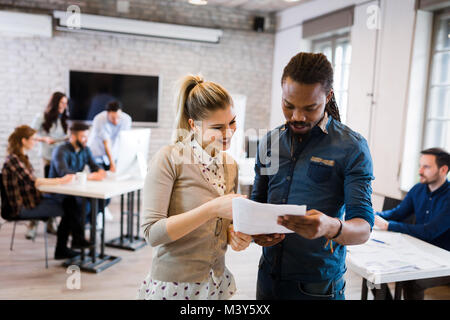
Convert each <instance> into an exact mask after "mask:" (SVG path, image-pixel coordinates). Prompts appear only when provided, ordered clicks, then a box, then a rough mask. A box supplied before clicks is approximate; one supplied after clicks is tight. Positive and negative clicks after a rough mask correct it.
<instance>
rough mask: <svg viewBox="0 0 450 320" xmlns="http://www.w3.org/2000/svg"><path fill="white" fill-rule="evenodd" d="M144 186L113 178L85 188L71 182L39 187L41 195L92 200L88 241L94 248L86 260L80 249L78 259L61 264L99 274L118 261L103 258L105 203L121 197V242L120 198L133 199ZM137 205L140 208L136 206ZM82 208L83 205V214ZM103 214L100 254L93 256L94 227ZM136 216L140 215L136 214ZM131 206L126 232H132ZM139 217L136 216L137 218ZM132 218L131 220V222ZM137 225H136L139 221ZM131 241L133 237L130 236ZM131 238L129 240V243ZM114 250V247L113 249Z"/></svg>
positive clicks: (132, 213) (121, 238) (118, 258)
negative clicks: (52, 194) (107, 200)
mask: <svg viewBox="0 0 450 320" xmlns="http://www.w3.org/2000/svg"><path fill="white" fill-rule="evenodd" d="M143 187H144V180H141V179H139V180H136V179H134V180H133V179H130V180H124V181H115V180H112V179H108V178H107V179H105V180H103V181H87V182H86V183H85V184H84V185H81V184H77V183H70V184H65V185H45V186H39V187H38V189H39V191H41V192H43V193H55V194H62V195H69V196H77V197H83V198H87V199H90V201H91V205H92V208H91V241H92V242H93V243H94V246H93V247H92V248H91V251H90V254H89V257H85V255H84V250H82V254H81V257H75V258H73V259H69V260H67V261H66V262H65V263H64V265H65V266H69V265H73V264H75V265H79V266H80V268H81V269H82V270H85V271H89V272H95V273H98V272H101V271H103V270H105V269H106V268H108V267H110V266H112V265H113V264H115V263H117V262H119V261H120V260H121V259H120V257H113V256H110V255H106V254H105V253H104V247H105V240H104V239H105V228H104V223H105V210H104V207H105V200H106V199H110V198H112V197H115V196H122V204H121V209H122V211H121V237H120V240H123V237H122V226H123V195H124V194H128V195H129V196H130V194H132V195H133V196H132V199H133V200H134V192H135V191H138V192H139V190H141V189H142V188H143ZM128 204H129V209H130V201H128ZM138 206H139V205H138ZM84 208H85V206H83V211H84ZM98 212H102V215H103V226H102V230H101V244H100V254H96V238H97V237H96V232H97V230H96V226H97V213H98ZM138 214H139V212H138ZM133 215H134V212H133V205H132V204H131V210H128V231H129V232H130V225H131V232H132V229H133V228H132V225H133ZM84 216H85V213H84V212H83V222H84V221H85V218H84ZM138 216H139V215H138ZM130 217H131V219H130ZM138 224H139V222H138ZM131 237H132V238H134V237H133V236H132V235H131ZM132 240H133V239H131V241H132ZM116 247H117V246H116Z"/></svg>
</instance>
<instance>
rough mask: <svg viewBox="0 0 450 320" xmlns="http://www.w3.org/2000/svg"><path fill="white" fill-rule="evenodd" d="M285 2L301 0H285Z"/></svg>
mask: <svg viewBox="0 0 450 320" xmlns="http://www.w3.org/2000/svg"><path fill="white" fill-rule="evenodd" d="M284 1H285V2H299V1H301V0H284Z"/></svg>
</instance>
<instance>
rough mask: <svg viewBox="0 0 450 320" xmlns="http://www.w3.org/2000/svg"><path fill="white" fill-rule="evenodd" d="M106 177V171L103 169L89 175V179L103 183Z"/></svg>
mask: <svg viewBox="0 0 450 320" xmlns="http://www.w3.org/2000/svg"><path fill="white" fill-rule="evenodd" d="M105 177H106V171H105V170H103V169H100V170H98V171H97V172H92V173H90V174H89V175H88V177H87V179H88V180H93V181H101V180H103V179H105Z"/></svg>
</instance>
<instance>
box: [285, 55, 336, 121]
mask: <svg viewBox="0 0 450 320" xmlns="http://www.w3.org/2000/svg"><path fill="white" fill-rule="evenodd" d="M288 77H289V78H291V79H292V80H294V81H295V82H298V83H304V84H315V83H320V84H321V85H322V87H323V89H324V90H325V92H326V93H327V94H328V93H329V92H330V90H332V89H333V67H332V66H331V63H330V62H329V61H328V59H327V57H326V56H325V55H324V54H322V53H309V52H300V53H298V54H297V55H295V56H294V57H293V58H292V59H291V61H289V63H288V64H287V66H286V67H285V68H284V70H283V76H282V77H281V84H283V82H284V80H285V79H286V78H288ZM325 110H326V111H327V113H328V114H329V115H330V116H331V117H333V118H334V119H335V120H337V121H339V122H340V121H341V116H340V114H339V108H338V106H337V104H336V99H335V97H334V92H333V93H332V95H331V99H330V100H329V101H328V103H327V105H326V106H325Z"/></svg>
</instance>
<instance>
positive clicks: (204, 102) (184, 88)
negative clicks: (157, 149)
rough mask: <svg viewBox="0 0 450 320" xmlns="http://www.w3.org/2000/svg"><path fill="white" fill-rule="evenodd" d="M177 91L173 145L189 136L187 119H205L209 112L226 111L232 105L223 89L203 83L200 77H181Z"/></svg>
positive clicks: (212, 83) (214, 84) (209, 83)
mask: <svg viewBox="0 0 450 320" xmlns="http://www.w3.org/2000/svg"><path fill="white" fill-rule="evenodd" d="M178 90H179V91H178V96H177V100H176V106H177V115H176V120H175V133H174V136H173V142H174V143H177V142H179V141H183V140H184V139H185V138H186V136H187V135H188V134H189V132H190V130H191V127H190V125H189V119H192V120H194V121H195V120H203V119H206V118H207V117H208V115H209V113H210V112H212V111H216V110H218V109H226V108H227V107H228V106H230V105H232V104H233V101H232V99H231V96H230V95H229V94H228V92H227V91H226V90H225V89H224V88H222V87H221V86H220V85H218V84H216V83H214V82H204V80H203V77H202V76H200V75H197V76H194V75H187V76H185V77H183V78H182V79H181V80H180V84H179V89H178Z"/></svg>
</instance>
